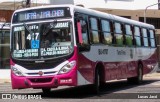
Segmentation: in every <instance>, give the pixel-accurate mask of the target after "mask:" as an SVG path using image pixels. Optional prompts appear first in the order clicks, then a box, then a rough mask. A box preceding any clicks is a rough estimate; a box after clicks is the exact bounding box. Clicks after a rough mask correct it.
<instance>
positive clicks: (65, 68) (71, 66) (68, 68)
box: [58, 61, 76, 74]
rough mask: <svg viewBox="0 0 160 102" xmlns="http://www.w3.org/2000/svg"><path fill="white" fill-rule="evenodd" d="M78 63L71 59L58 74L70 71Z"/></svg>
mask: <svg viewBox="0 0 160 102" xmlns="http://www.w3.org/2000/svg"><path fill="white" fill-rule="evenodd" d="M75 65H76V61H71V62H69V63H67V64H66V65H65V66H63V67H62V69H61V70H60V71H59V73H58V74H65V73H68V72H69V71H70V70H71V69H72V68H74V66H75Z"/></svg>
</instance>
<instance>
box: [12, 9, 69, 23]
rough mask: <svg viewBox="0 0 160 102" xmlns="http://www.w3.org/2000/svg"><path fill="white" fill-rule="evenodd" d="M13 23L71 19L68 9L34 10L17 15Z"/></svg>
mask: <svg viewBox="0 0 160 102" xmlns="http://www.w3.org/2000/svg"><path fill="white" fill-rule="evenodd" d="M13 17H14V18H13V23H17V22H22V21H32V20H41V19H51V18H63V17H71V15H70V9H69V8H68V7H60V8H45V9H33V10H27V11H22V12H18V13H15V14H14V16H13Z"/></svg>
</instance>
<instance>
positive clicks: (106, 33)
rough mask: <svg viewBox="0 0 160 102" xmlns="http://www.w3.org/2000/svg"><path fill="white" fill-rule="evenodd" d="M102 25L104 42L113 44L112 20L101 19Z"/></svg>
mask: <svg viewBox="0 0 160 102" xmlns="http://www.w3.org/2000/svg"><path fill="white" fill-rule="evenodd" d="M101 26H102V36H103V41H102V42H103V43H104V44H107V45H110V44H112V35H111V28H110V22H109V21H107V20H101Z"/></svg>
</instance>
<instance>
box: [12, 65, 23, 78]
mask: <svg viewBox="0 0 160 102" xmlns="http://www.w3.org/2000/svg"><path fill="white" fill-rule="evenodd" d="M11 69H12V71H13V73H14V74H15V75H16V76H23V74H22V72H21V71H20V70H19V69H17V68H15V67H13V66H11Z"/></svg>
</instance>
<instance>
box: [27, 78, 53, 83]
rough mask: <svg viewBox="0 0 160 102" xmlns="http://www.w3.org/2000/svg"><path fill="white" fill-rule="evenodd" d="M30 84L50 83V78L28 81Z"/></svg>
mask: <svg viewBox="0 0 160 102" xmlns="http://www.w3.org/2000/svg"><path fill="white" fill-rule="evenodd" d="M29 80H30V81H31V82H32V83H47V82H51V81H52V78H32V79H29Z"/></svg>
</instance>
